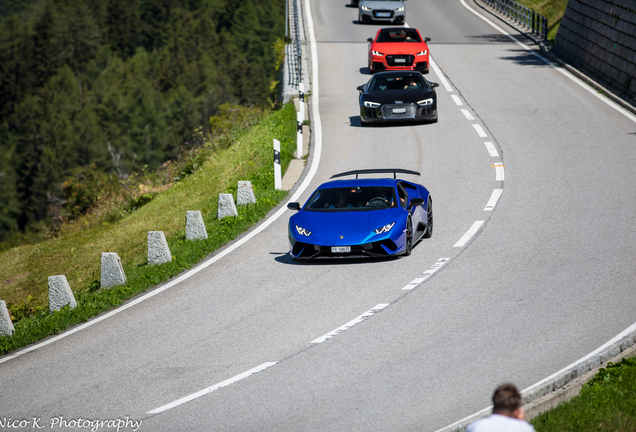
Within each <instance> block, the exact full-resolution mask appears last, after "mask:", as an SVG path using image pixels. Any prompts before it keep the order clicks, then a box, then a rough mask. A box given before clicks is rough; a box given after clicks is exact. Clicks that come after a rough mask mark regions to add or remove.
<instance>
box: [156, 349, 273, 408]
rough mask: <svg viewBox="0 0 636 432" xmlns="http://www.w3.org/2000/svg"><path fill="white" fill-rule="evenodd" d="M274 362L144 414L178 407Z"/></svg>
mask: <svg viewBox="0 0 636 432" xmlns="http://www.w3.org/2000/svg"><path fill="white" fill-rule="evenodd" d="M276 364H278V362H267V363H263V364H262V365H260V366H256V367H255V368H253V369H250V370H248V371H246V372H243V373H242V374H238V375H236V376H234V377H232V378H230V379H227V380H225V381H223V382H220V383H218V384H215V385H213V386H212V387H208V388H205V389H203V390H199V391H198V392H196V393H192V394H191V395H189V396H186V397H183V398H181V399H178V400H176V401H174V402H170V403H169V404H166V405H163V406H160V407H159V408H155V409H153V410H152V411H148V412H147V413H146V414H159V413H162V412H165V411H168V410H169V409H172V408H175V407H178V406H179V405H183V404H184V403H188V402H191V401H193V400H195V399H198V398H200V397H202V396H205V395H208V394H210V393H212V392H213V391H216V390H218V389H220V388H223V387H227V386H229V385H232V384H234V383H236V382H238V381H241V380H242V379H245V378H247V377H249V376H252V375H254V374H257V373H259V372H262V371H264V370H265V369H268V368H270V367H272V366H274V365H276Z"/></svg>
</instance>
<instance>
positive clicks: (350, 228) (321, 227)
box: [295, 209, 398, 235]
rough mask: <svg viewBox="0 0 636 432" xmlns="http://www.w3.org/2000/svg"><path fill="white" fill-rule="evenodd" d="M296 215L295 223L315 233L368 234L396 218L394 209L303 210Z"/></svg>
mask: <svg viewBox="0 0 636 432" xmlns="http://www.w3.org/2000/svg"><path fill="white" fill-rule="evenodd" d="M297 216H300V219H301V220H302V219H304V222H305V223H304V224H303V222H301V220H299V219H296V221H295V222H296V223H298V224H300V225H303V228H306V229H308V230H310V231H312V232H315V233H317V234H336V235H338V234H349V235H357V234H368V233H370V232H371V231H373V230H375V229H377V228H380V227H382V226H384V225H386V224H389V223H391V222H395V221H396V220H397V217H398V215H397V214H396V209H383V210H373V211H350V212H313V211H304V212H301V213H299V214H297Z"/></svg>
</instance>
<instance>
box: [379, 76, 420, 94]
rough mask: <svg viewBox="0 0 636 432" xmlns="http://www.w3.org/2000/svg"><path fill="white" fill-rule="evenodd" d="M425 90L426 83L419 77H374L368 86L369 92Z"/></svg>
mask: <svg viewBox="0 0 636 432" xmlns="http://www.w3.org/2000/svg"><path fill="white" fill-rule="evenodd" d="M423 88H426V83H425V82H424V78H422V76H421V75H419V76H418V75H406V74H405V75H391V76H388V77H387V76H378V75H376V76H374V77H373V79H372V80H371V83H370V84H369V88H368V90H369V91H372V92H377V91H385V90H418V89H423Z"/></svg>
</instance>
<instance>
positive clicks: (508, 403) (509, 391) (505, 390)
mask: <svg viewBox="0 0 636 432" xmlns="http://www.w3.org/2000/svg"><path fill="white" fill-rule="evenodd" d="M492 403H493V409H492V412H493V414H503V415H507V416H511V415H512V414H513V413H514V412H515V411H516V410H518V409H519V408H520V407H521V393H519V390H517V387H516V386H515V385H514V384H511V383H505V384H502V385H500V386H499V387H497V389H496V390H495V394H493V395H492Z"/></svg>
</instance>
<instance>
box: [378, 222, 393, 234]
mask: <svg viewBox="0 0 636 432" xmlns="http://www.w3.org/2000/svg"><path fill="white" fill-rule="evenodd" d="M393 225H395V222H391V223H390V224H386V225H384V226H383V227H382V228H378V229H377V230H375V231H373V232H374V233H376V234H383V233H387V232H389V231H391V228H393Z"/></svg>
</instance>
